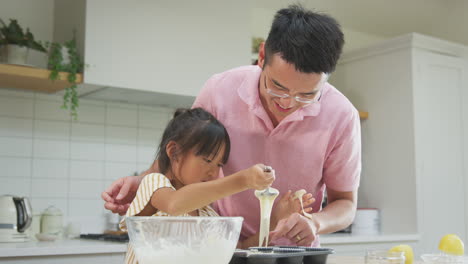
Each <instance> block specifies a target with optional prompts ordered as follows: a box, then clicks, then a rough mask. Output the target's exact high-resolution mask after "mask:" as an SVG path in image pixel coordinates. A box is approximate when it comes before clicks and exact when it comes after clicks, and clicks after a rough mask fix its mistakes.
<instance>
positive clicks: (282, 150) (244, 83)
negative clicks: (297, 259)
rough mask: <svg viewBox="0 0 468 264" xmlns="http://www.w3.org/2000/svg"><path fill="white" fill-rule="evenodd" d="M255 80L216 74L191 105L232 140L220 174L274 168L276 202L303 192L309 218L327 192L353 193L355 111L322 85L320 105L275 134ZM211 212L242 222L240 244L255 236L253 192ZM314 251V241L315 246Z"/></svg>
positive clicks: (357, 158)
mask: <svg viewBox="0 0 468 264" xmlns="http://www.w3.org/2000/svg"><path fill="white" fill-rule="evenodd" d="M260 74H261V68H260V67H258V66H244V67H239V68H235V69H232V70H229V71H226V72H223V73H220V74H216V75H214V76H213V77H211V78H210V79H209V80H208V81H207V82H206V84H205V86H204V87H203V89H202V91H201V92H200V94H199V95H198V97H197V99H196V100H195V103H194V105H193V107H202V108H204V109H206V110H207V111H209V112H210V113H212V114H213V115H214V116H215V117H216V118H217V119H218V120H220V121H221V122H222V123H223V124H224V126H225V127H226V129H227V131H228V133H229V136H230V138H231V153H230V156H229V160H228V162H227V164H225V166H224V167H223V174H224V175H230V174H232V173H235V172H237V171H240V170H243V169H246V168H249V167H251V166H253V165H255V164H257V163H263V164H266V165H269V166H272V167H273V168H274V170H275V172H276V180H275V182H274V183H273V185H272V186H273V187H274V188H276V189H278V190H279V191H280V197H281V194H285V193H286V192H287V191H288V190H292V191H293V192H294V191H297V190H300V189H305V190H306V191H307V192H309V193H312V194H313V196H314V198H315V199H316V201H315V203H314V204H313V211H314V212H318V211H320V210H321V204H322V200H323V191H324V189H325V187H328V188H330V189H333V190H336V191H343V192H348V191H353V190H356V189H357V188H358V186H359V178H360V172H361V136H360V120H359V113H358V111H357V110H356V109H355V108H354V106H353V105H352V104H351V103H350V102H349V100H348V99H347V98H346V97H345V96H344V95H343V94H342V93H341V92H339V91H338V90H337V89H336V88H335V87H333V86H332V85H330V84H328V83H327V84H326V85H325V86H324V87H323V88H322V94H321V97H320V100H319V102H317V103H314V104H311V105H308V106H306V107H303V108H301V109H299V110H297V111H295V112H294V113H292V114H290V115H288V116H287V117H286V118H285V119H283V120H282V121H281V122H280V123H279V124H278V125H277V126H276V127H274V126H273V123H272V121H271V120H270V118H269V116H268V114H267V113H266V111H265V109H264V108H263V106H262V104H261V102H260V97H259V91H258V89H259V88H258V87H259V78H260ZM277 200H279V198H278V199H277ZM214 206H215V208H216V209H217V210H218V212H219V213H220V215H222V216H242V217H244V225H243V228H242V233H241V240H243V239H246V238H247V237H249V236H252V235H254V234H255V233H257V232H258V231H259V223H260V206H259V201H258V199H257V198H256V197H255V196H254V191H253V190H247V191H244V192H241V193H238V194H235V195H232V196H230V197H227V198H225V199H222V200H220V201H217V202H216V203H215V204H214ZM282 243H287V242H285V241H282ZM291 243H292V242H291ZM288 244H290V243H288ZM318 245H319V241H318V239H316V241H314V243H313V244H312V246H318Z"/></svg>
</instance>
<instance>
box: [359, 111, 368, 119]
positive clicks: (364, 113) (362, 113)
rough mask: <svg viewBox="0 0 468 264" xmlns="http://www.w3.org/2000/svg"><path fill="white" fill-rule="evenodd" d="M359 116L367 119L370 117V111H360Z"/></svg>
mask: <svg viewBox="0 0 468 264" xmlns="http://www.w3.org/2000/svg"><path fill="white" fill-rule="evenodd" d="M359 117H360V118H361V120H366V119H367V118H369V112H364V111H359Z"/></svg>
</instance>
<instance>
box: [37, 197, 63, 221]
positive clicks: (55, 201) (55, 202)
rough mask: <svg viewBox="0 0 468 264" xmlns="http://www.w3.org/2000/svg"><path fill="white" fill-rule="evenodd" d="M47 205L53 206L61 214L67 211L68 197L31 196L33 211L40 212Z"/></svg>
mask: <svg viewBox="0 0 468 264" xmlns="http://www.w3.org/2000/svg"><path fill="white" fill-rule="evenodd" d="M49 206H54V207H56V208H58V209H60V211H62V214H63V215H65V216H66V215H67V213H68V199H64V198H37V197H35V198H31V207H32V209H33V212H34V213H42V212H44V210H45V209H47V208H48V207H49Z"/></svg>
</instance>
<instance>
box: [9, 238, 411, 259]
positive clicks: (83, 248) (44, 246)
mask: <svg viewBox="0 0 468 264" xmlns="http://www.w3.org/2000/svg"><path fill="white" fill-rule="evenodd" d="M418 240H419V235H418V234H401V235H398V234H392V235H376V236H362V235H352V234H329V235H322V236H320V243H321V245H322V246H327V245H334V244H335V245H336V244H358V243H379V242H398V241H400V242H401V241H406V242H409V241H418ZM126 251H127V243H122V242H108V241H97V240H87V239H72V240H58V241H54V242H40V241H30V242H23V243H0V258H2V257H18V256H23V257H25V256H49V255H73V254H110V253H125V252H126Z"/></svg>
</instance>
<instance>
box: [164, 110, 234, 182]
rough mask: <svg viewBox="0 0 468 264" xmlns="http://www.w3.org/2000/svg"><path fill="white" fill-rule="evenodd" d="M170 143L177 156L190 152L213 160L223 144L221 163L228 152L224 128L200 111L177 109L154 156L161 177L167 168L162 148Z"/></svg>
mask: <svg viewBox="0 0 468 264" xmlns="http://www.w3.org/2000/svg"><path fill="white" fill-rule="evenodd" d="M170 141H174V142H176V143H177V144H178V147H179V149H178V152H177V154H182V155H184V154H185V153H187V151H189V150H192V149H193V151H194V152H195V155H197V156H199V155H203V156H207V157H215V156H216V155H217V154H218V152H219V151H220V150H221V148H222V146H223V145H224V146H225V149H224V154H223V158H222V162H223V164H225V163H226V162H227V160H228V158H229V152H230V151H231V141H230V139H229V135H228V132H227V131H226V128H225V127H224V126H223V124H221V122H219V121H218V120H217V119H216V118H215V117H214V116H213V115H212V114H210V113H208V112H207V111H205V110H204V109H202V108H194V109H183V108H180V109H177V110H176V111H175V113H174V117H173V118H172V120H171V121H169V124H168V125H167V127H166V129H165V130H164V133H163V136H162V139H161V143H160V144H159V147H158V154H157V157H156V158H157V159H158V166H159V169H160V171H161V173H163V174H164V173H167V171H168V170H170V166H171V160H170V159H169V157H168V155H167V152H166V146H167V144H168V143H169V142H170Z"/></svg>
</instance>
